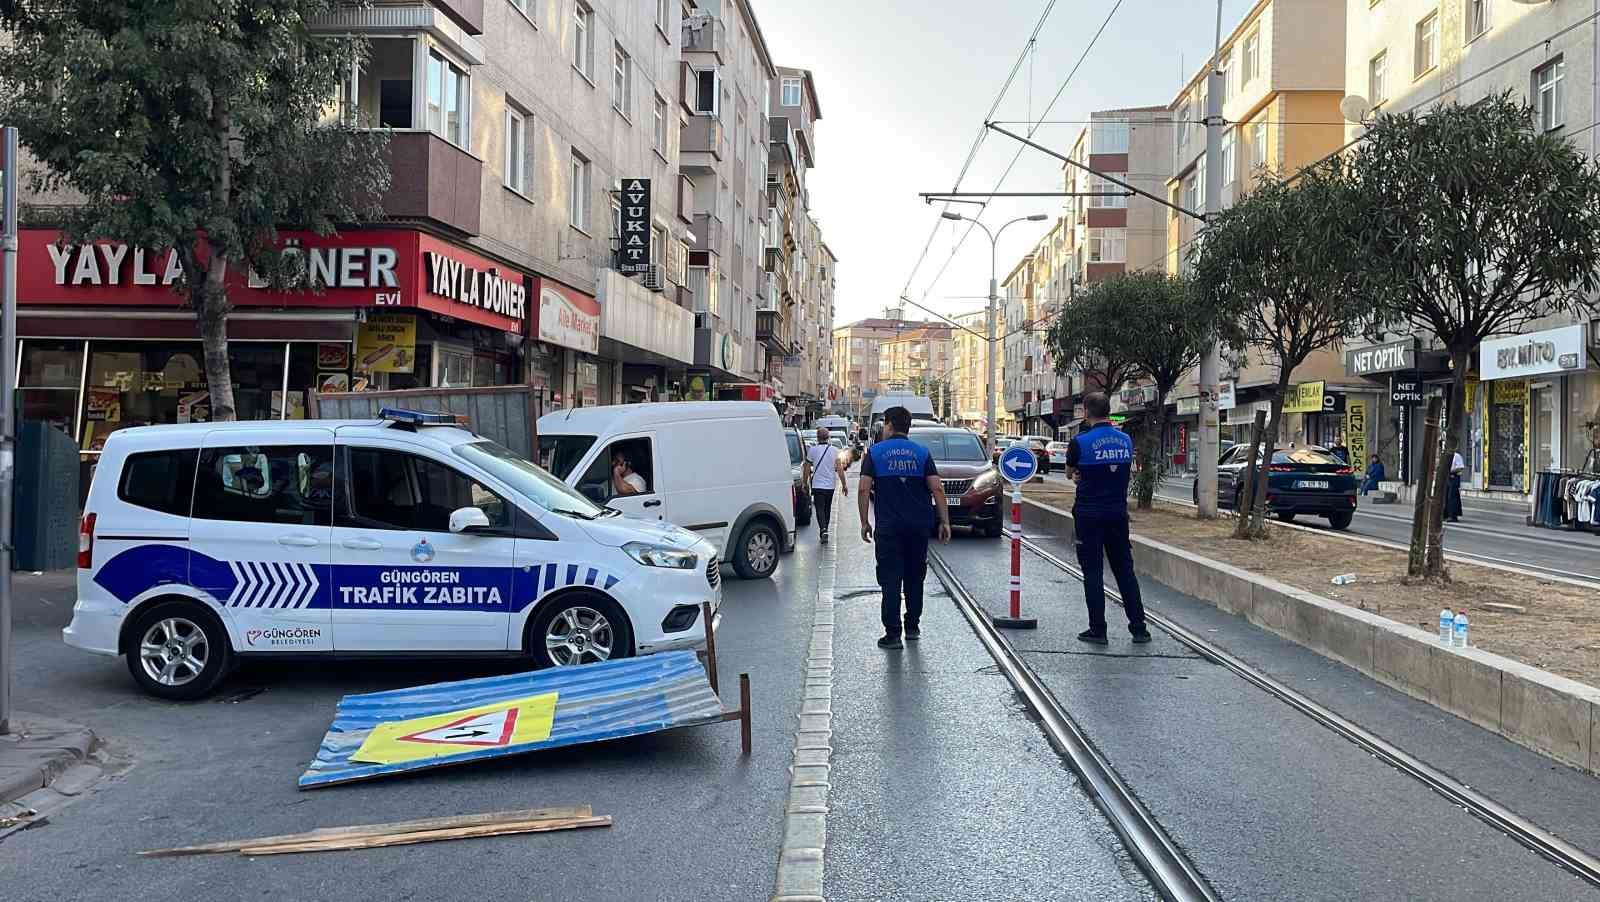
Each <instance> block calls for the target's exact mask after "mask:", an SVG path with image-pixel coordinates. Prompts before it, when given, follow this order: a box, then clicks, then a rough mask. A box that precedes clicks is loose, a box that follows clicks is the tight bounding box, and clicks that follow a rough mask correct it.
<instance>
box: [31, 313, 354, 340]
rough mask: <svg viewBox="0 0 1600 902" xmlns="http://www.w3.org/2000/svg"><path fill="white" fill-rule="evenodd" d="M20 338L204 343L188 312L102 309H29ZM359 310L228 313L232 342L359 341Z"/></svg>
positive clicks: (191, 314)
mask: <svg viewBox="0 0 1600 902" xmlns="http://www.w3.org/2000/svg"><path fill="white" fill-rule="evenodd" d="M17 335H18V336H19V337H21V338H89V339H97V338H98V339H121V338H137V339H169V340H176V341H199V340H200V331H199V328H198V327H197V325H196V321H195V315H194V313H193V311H189V310H127V309H118V308H107V307H97V308H95V309H94V310H93V311H89V310H84V309H73V308H66V307H25V308H23V309H22V311H21V312H19V313H18V314H17ZM355 337H356V311H354V310H284V311H266V310H250V311H244V310H235V311H234V312H233V313H230V314H228V338H229V340H232V341H333V342H337V341H354V340H355Z"/></svg>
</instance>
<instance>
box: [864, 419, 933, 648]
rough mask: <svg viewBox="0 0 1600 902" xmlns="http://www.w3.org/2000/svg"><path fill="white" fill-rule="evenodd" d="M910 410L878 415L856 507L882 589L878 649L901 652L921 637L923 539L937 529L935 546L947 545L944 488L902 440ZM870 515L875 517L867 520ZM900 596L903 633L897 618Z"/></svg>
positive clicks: (927, 460) (919, 450)
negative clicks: (878, 432)
mask: <svg viewBox="0 0 1600 902" xmlns="http://www.w3.org/2000/svg"><path fill="white" fill-rule="evenodd" d="M910 431H911V411H909V410H907V409H906V408H904V407H891V408H889V409H888V411H887V412H885V414H884V419H883V437H882V438H881V439H879V440H878V441H876V442H873V443H872V447H870V448H868V449H867V456H866V457H863V458H862V459H861V484H860V486H859V487H858V488H857V492H856V496H857V498H858V500H857V502H856V503H857V504H858V505H859V506H860V507H859V509H860V513H861V540H862V541H864V542H871V541H872V537H873V534H874V523H876V534H877V537H878V541H877V543H876V546H877V547H876V557H877V559H878V585H879V586H880V587H881V588H882V589H883V610H882V614H883V638H882V639H879V640H878V647H879V648H904V647H905V646H904V644H903V643H902V642H901V641H900V637H901V635H904V636H905V638H907V639H913V640H915V639H920V638H922V581H923V579H924V578H925V577H926V576H927V573H928V537H929V535H930V534H932V533H933V531H934V522H935V520H937V522H938V524H939V532H938V535H939V541H941V542H948V541H950V509H949V507H948V506H947V505H946V504H945V498H944V483H943V482H940V481H939V470H938V468H937V467H935V466H934V463H933V455H931V454H929V453H928V449H927V448H924V447H923V446H921V445H919V444H917V443H916V442H913V441H911V440H910V439H908V438H906V435H907V434H908V433H909V432H910ZM869 505H870V508H871V512H872V513H874V514H875V515H876V516H875V517H873V516H869ZM902 592H904V595H905V622H904V629H903V630H902V624H901V619H900V598H901V593H902Z"/></svg>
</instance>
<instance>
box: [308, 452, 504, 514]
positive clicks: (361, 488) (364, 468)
mask: <svg viewBox="0 0 1600 902" xmlns="http://www.w3.org/2000/svg"><path fill="white" fill-rule="evenodd" d="M349 450H350V466H349V478H350V485H349V499H350V506H351V510H350V511H349V512H348V513H346V512H345V511H340V513H339V523H338V525H340V526H352V527H358V528H364V529H392V530H400V531H406V532H410V531H418V532H449V531H450V514H451V513H452V512H454V511H456V510H457V509H459V508H463V507H476V508H478V509H480V510H482V511H483V513H484V515H485V516H487V517H488V518H489V523H490V525H491V526H495V527H505V526H509V525H510V523H511V508H510V507H509V506H508V505H507V504H506V502H505V500H504V499H502V498H501V497H500V496H499V495H496V494H495V493H494V492H491V491H490V490H489V489H487V488H485V487H484V486H483V485H481V484H479V483H478V482H475V481H474V480H472V479H470V478H468V477H466V476H464V475H462V474H461V473H459V472H457V471H456V470H454V469H451V468H450V467H447V466H445V465H444V464H441V463H438V462H436V461H432V460H429V459H427V458H425V457H418V456H417V455H414V454H406V453H404V452H400V451H387V450H381V449H378V448H351V449H349Z"/></svg>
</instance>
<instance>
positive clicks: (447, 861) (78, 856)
mask: <svg viewBox="0 0 1600 902" xmlns="http://www.w3.org/2000/svg"><path fill="white" fill-rule="evenodd" d="M812 541H814V539H808V540H807V541H806V542H805V543H804V544H803V545H802V547H801V548H800V550H799V551H798V552H797V553H796V555H794V556H792V557H788V558H785V560H784V562H783V565H782V566H781V568H780V570H779V572H778V574H777V577H776V578H775V579H774V580H772V581H758V582H742V581H739V580H737V579H735V578H733V577H732V576H731V574H730V575H729V578H728V580H727V582H726V584H725V585H726V593H725V601H724V607H723V611H724V619H723V627H722V630H721V632H720V633H719V637H720V639H721V641H720V642H719V643H718V651H719V655H720V657H721V672H722V674H723V685H724V686H727V685H729V683H730V682H732V681H733V679H734V675H736V674H738V673H739V672H740V671H748V672H749V673H750V674H751V683H752V694H753V705H752V707H753V710H754V715H755V716H754V725H753V726H754V740H755V742H754V746H755V748H754V755H753V756H752V757H751V758H749V759H744V758H741V757H740V754H739V731H738V725H737V724H734V723H728V724H718V725H712V726H706V727H696V728H692V729H686V730H679V731H676V732H671V733H659V734H654V735H650V736H644V737H637V738H633V739H626V740H618V741H614V742H608V743H600V744H592V745H585V746H578V747H574V748H570V749H562V750H555V751H550V752H543V753H538V754H533V755H527V756H522V757H519V758H510V759H505V760H502V761H498V762H488V763H483V764H477V765H466V766H458V767H453V768H445V769H441V770H437V771H430V772H424V773H419V774H415V775H412V776H407V777H398V778H385V779H378V780H372V781H368V782H365V783H359V784H352V785H349V786H341V787H330V788H326V789H318V790H313V791H307V792H301V791H299V790H297V789H296V788H295V778H296V777H298V776H299V774H300V773H301V771H302V770H303V769H304V767H305V765H306V763H307V761H308V760H309V759H310V757H311V756H312V755H313V754H314V752H315V751H316V749H317V745H318V743H319V741H320V740H321V738H322V735H323V733H324V732H325V731H326V729H327V726H328V722H329V720H330V719H331V717H332V715H333V709H334V705H335V703H336V702H337V701H338V700H339V698H340V697H341V696H343V695H344V694H346V693H354V692H370V691H375V690H379V689H385V688H396V687H403V686H410V685H417V684H422V683H429V682H436V681H440V680H445V679H455V678H462V677H468V676H484V675H488V674H491V673H496V672H503V671H504V670H505V669H507V667H506V665H500V666H498V668H497V666H494V665H490V666H485V665H465V664H460V663H456V664H449V663H445V664H416V663H397V664H390V663H385V664H375V663H371V662H328V663H294V664H290V663H278V664H256V665H249V666H247V667H246V668H245V669H243V670H241V671H240V672H239V673H238V674H236V675H235V676H234V677H233V678H231V679H230V680H229V681H228V682H227V683H225V684H224V686H223V687H222V690H221V693H220V694H219V695H218V696H217V697H216V698H214V699H212V700H209V701H203V702H198V703H189V704H175V703H167V702H162V701H158V700H155V699H152V698H149V697H147V696H145V695H143V694H142V693H140V692H139V691H138V690H137V689H136V688H135V687H134V685H133V683H132V681H131V679H130V678H129V676H128V674H127V671H126V669H125V668H124V666H123V663H122V661H121V660H120V659H109V658H99V657H94V656H91V655H88V654H85V653H82V652H79V651H76V650H74V649H71V648H68V647H66V646H65V645H63V644H62V641H61V635H60V629H61V627H62V626H63V625H64V624H65V623H66V622H67V621H68V619H69V618H70V614H71V607H72V596H73V591H72V589H71V583H70V581H69V580H68V578H67V574H49V575H46V576H44V577H35V578H29V577H22V578H19V579H18V580H17V588H18V591H17V632H16V641H15V647H16V654H17V659H18V666H17V670H16V682H15V689H16V691H15V697H16V699H17V702H18V707H19V708H20V709H21V710H22V711H25V712H33V713H37V714H42V715H48V716H53V717H59V718H62V719H66V720H70V721H75V722H77V723H81V724H84V725H87V726H89V727H91V728H92V729H94V730H95V731H96V732H97V733H98V734H99V735H101V736H102V737H104V738H105V739H106V740H107V741H108V743H109V744H110V746H111V749H112V751H113V752H114V753H115V754H117V755H120V756H123V757H125V758H127V759H130V760H131V761H132V766H131V768H130V769H129V770H127V771H126V773H124V774H123V775H122V776H120V777H116V778H113V779H111V780H108V781H105V782H102V783H101V784H100V785H99V786H98V787H97V788H96V789H95V790H94V791H92V792H91V793H90V794H89V795H88V796H87V797H85V798H83V799H81V800H80V801H78V802H77V803H75V804H74V805H72V806H71V807H69V808H66V809H65V810H63V811H61V812H59V813H57V814H55V815H53V816H52V817H51V819H50V822H49V823H48V824H46V825H43V826H40V827H35V828H33V829H31V830H27V831H23V832H21V833H16V834H13V835H12V836H10V837H8V838H7V839H6V840H5V841H4V842H0V898H4V899H6V900H7V902H12V900H15V902H35V900H39V902H44V900H54V902H68V900H96V902H98V900H104V899H117V898H151V897H153V896H159V897H160V898H164V899H197V900H198V899H221V898H231V899H241V900H242V899H253V898H274V899H296V900H321V899H337V900H341V902H348V900H363V899H374V900H378V899H382V900H399V899H438V900H457V899H529V898H547V899H553V898H560V899H564V900H565V899H570V900H617V899H664V900H679V899H681V900H707V899H718V900H720V899H727V900H751V899H764V898H766V897H767V896H768V895H770V894H771V892H772V887H773V877H774V868H775V865H776V862H777V859H778V849H779V845H780V842H781V840H782V812H783V808H784V802H785V800H786V798H787V793H788V784H789V774H788V770H787V768H788V765H789V763H790V760H791V754H792V751H791V750H792V747H793V744H794V740H793V735H794V726H795V720H794V718H795V713H796V711H797V710H798V709H799V707H800V694H801V686H802V678H801V675H802V674H803V672H804V668H803V660H804V643H805V640H806V639H807V637H808V632H809V625H810V620H811V605H810V604H809V603H808V604H797V603H796V600H797V599H805V600H808V601H809V600H810V599H811V598H812V597H813V596H814V593H815V591H816V583H817V580H816V561H815V549H814V546H813V545H812V544H811V543H812ZM583 803H588V804H590V805H592V806H593V808H594V811H595V813H596V814H607V815H611V816H612V817H613V818H614V819H615V820H614V826H612V827H611V828H609V829H602V830H583V831H573V832H567V833H548V834H540V835H536V836H522V837H501V838H493V839H474V840H468V841H461V842H444V843H433V844H425V845H415V846H404V847H396V848H390V849H374V850H368V851H362V852H351V853H333V854H320V855H303V856H292V857H289V856H285V857H278V858H263V859H257V860H247V859H244V858H240V857H238V856H234V855H216V856H202V857H193V858H167V859H143V858H138V857H136V856H135V855H134V853H135V852H137V851H138V850H141V849H151V848H160V847H166V846H175V845H186V844H190V843H200V842H210V841H216V840H222V839H233V838H245V837H253V836H264V835H274V834H281V833H292V832H297V831H302V830H309V829H312V828H315V827H323V826H338V825H348V824H361V823H375V822H385V821H398V820H410V819H414V818H422V817H434V816H441V815H450V814H467V813H475V812H484V811H498V810H504V809H510V808H531V807H538V806H545V805H572V804H583Z"/></svg>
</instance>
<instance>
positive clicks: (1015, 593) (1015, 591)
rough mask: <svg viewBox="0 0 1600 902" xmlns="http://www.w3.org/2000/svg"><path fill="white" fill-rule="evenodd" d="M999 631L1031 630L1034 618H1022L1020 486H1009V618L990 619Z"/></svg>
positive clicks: (1037, 621)
mask: <svg viewBox="0 0 1600 902" xmlns="http://www.w3.org/2000/svg"><path fill="white" fill-rule="evenodd" d="M990 619H991V620H992V621H993V622H994V625H995V626H997V627H1000V628H1001V629H1010V630H1031V629H1037V628H1038V627H1039V620H1038V618H1035V617H1024V616H1022V484H1021V483H1016V482H1014V483H1012V484H1011V616H1009V617H992V618H990Z"/></svg>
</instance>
